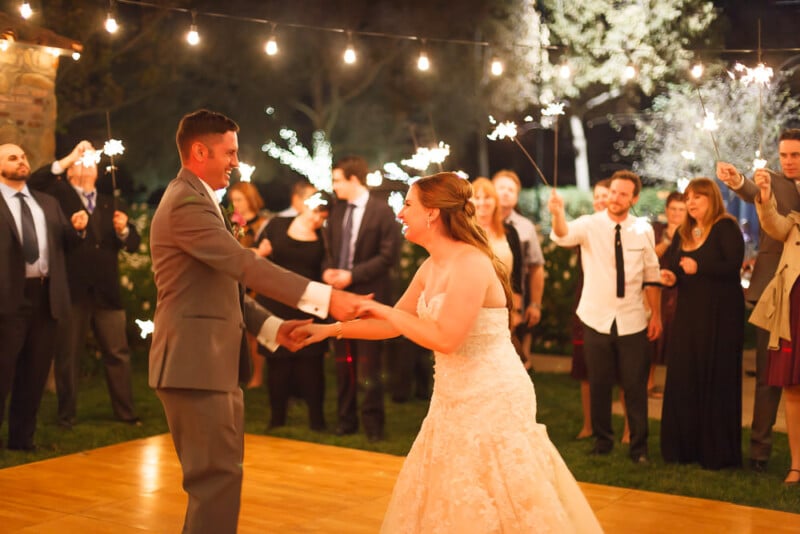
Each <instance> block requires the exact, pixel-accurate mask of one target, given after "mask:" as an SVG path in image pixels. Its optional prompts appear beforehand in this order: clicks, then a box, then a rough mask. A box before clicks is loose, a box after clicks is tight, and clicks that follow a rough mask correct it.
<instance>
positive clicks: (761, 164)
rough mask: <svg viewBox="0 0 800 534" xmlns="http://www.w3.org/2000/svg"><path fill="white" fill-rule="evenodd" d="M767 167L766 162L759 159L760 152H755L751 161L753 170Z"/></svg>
mask: <svg viewBox="0 0 800 534" xmlns="http://www.w3.org/2000/svg"><path fill="white" fill-rule="evenodd" d="M766 166H767V160H765V159H761V151H760V150H756V157H755V159H754V160H753V170H754V171H757V170H758V169H763V168H765V167H766Z"/></svg>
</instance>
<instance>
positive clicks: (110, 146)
mask: <svg viewBox="0 0 800 534" xmlns="http://www.w3.org/2000/svg"><path fill="white" fill-rule="evenodd" d="M106 132H107V133H108V141H106V142H105V144H104V145H103V151H104V152H105V153H106V154H107V155H108V159H109V160H110V161H111V165H110V166H109V169H110V170H111V188H112V190H113V191H114V211H117V210H118V209H119V190H118V189H117V167H116V165H114V156H117V155H119V154H122V153H123V152H124V151H125V148H124V147H123V146H122V141H118V140H116V139H112V138H111V112H110V111H108V110H106Z"/></svg>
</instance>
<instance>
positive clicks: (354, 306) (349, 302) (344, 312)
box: [328, 289, 372, 321]
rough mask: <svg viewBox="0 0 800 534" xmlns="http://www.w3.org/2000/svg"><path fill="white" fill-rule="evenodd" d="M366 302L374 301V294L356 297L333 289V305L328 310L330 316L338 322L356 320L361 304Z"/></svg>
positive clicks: (347, 292) (353, 294)
mask: <svg viewBox="0 0 800 534" xmlns="http://www.w3.org/2000/svg"><path fill="white" fill-rule="evenodd" d="M365 300H372V294H369V295H356V294H355V293H350V292H349V291H342V290H340V289H333V290H332V291H331V303H330V306H329V308H328V314H329V315H330V316H331V317H333V318H334V319H336V320H337V321H349V320H351V319H355V318H356V316H357V314H358V307H359V304H360V303H362V302H364V301H365Z"/></svg>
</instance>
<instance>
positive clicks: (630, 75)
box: [622, 65, 636, 82]
mask: <svg viewBox="0 0 800 534" xmlns="http://www.w3.org/2000/svg"><path fill="white" fill-rule="evenodd" d="M634 78H636V67H634V66H633V65H628V66H627V67H625V69H623V71H622V81H623V82H629V81H631V80H632V79H634Z"/></svg>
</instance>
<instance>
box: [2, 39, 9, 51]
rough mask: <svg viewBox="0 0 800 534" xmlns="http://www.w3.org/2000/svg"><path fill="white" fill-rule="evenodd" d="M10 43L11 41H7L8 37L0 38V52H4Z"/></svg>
mask: <svg viewBox="0 0 800 534" xmlns="http://www.w3.org/2000/svg"><path fill="white" fill-rule="evenodd" d="M10 45H11V43H9V41H8V39H2V40H0V52H5V51H6V50H8V47H9V46H10Z"/></svg>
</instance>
